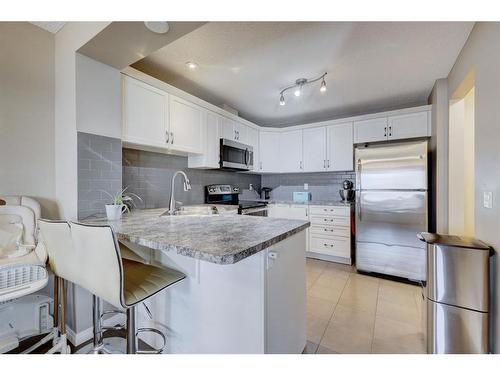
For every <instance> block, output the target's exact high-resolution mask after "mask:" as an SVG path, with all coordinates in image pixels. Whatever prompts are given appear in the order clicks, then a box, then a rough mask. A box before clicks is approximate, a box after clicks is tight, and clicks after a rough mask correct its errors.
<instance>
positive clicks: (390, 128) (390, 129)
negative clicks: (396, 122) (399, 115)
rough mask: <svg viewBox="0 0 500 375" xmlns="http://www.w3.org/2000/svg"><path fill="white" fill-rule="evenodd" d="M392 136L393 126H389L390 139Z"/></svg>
mask: <svg viewBox="0 0 500 375" xmlns="http://www.w3.org/2000/svg"><path fill="white" fill-rule="evenodd" d="M390 136H392V126H389V137H390Z"/></svg>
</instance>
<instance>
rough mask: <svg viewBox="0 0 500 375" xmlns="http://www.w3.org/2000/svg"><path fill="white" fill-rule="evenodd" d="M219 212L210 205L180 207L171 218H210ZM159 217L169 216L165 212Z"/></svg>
mask: <svg viewBox="0 0 500 375" xmlns="http://www.w3.org/2000/svg"><path fill="white" fill-rule="evenodd" d="M218 213H219V211H218V210H217V207H215V206H212V205H206V204H205V205H193V206H182V207H180V208H179V209H177V210H176V211H175V212H174V215H173V216H210V215H217V214H218ZM160 216H170V215H169V213H168V211H165V212H164V213H162V214H161V215H160Z"/></svg>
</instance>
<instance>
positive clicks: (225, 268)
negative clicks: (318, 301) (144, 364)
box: [86, 209, 310, 353]
mask: <svg viewBox="0 0 500 375" xmlns="http://www.w3.org/2000/svg"><path fill="white" fill-rule="evenodd" d="M165 211H166V209H152V210H136V211H133V212H132V213H130V214H126V215H124V216H123V217H122V219H121V220H119V221H114V222H111V221H110V222H108V221H106V220H104V219H97V220H87V221H86V222H87V223H90V224H109V225H111V226H112V227H113V229H114V231H115V232H116V234H117V237H118V239H119V241H120V242H122V243H123V244H125V245H126V246H127V247H129V248H130V249H131V250H132V251H133V252H134V254H133V255H132V256H134V257H136V256H139V257H140V258H141V260H142V261H143V262H146V263H150V264H154V265H158V266H167V267H172V268H174V269H177V270H179V271H181V272H184V273H185V274H186V275H187V278H186V279H185V280H184V281H182V282H181V283H179V284H178V285H175V286H174V287H172V288H170V289H167V291H166V292H163V293H160V294H159V295H157V296H155V297H154V298H152V300H151V302H148V303H149V304H150V306H149V308H150V309H151V311H152V313H153V321H151V320H149V318H147V315H145V314H142V313H141V314H140V318H139V325H140V326H151V325H152V324H153V325H154V326H155V327H156V328H159V329H162V330H166V331H167V337H168V343H167V352H169V353H300V352H302V350H303V349H304V347H305V344H306V281H305V249H306V232H305V229H307V228H308V227H309V225H310V224H309V222H306V221H302V220H287V219H275V218H263V217H255V216H244V215H227V216H225V215H210V216H196V215H195V216H162V214H163V213H164V212H165ZM126 256H127V255H126ZM128 256H130V255H128ZM152 322H153V323H152ZM150 340H151V341H150ZM152 340H154V338H153V337H148V336H146V335H145V341H146V342H148V343H150V344H152V345H156V344H158V343H155V342H154V341H152Z"/></svg>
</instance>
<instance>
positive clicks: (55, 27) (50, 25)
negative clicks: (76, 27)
mask: <svg viewBox="0 0 500 375" xmlns="http://www.w3.org/2000/svg"><path fill="white" fill-rule="evenodd" d="M30 23H32V24H33V25H35V26H38V27H41V28H42V29H44V30H46V31H49V32H51V33H52V34H55V33H57V32H58V31H59V30H61V29H62V28H63V26H64V25H65V24H66V22H42V21H39V22H30Z"/></svg>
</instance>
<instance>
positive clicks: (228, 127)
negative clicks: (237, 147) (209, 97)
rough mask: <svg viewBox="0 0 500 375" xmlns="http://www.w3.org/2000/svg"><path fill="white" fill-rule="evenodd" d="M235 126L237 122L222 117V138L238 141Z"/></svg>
mask: <svg viewBox="0 0 500 375" xmlns="http://www.w3.org/2000/svg"><path fill="white" fill-rule="evenodd" d="M235 125H236V121H234V120H232V119H230V118H227V117H224V116H222V117H221V123H220V137H221V138H224V139H230V140H232V141H236V138H237V136H236V129H235Z"/></svg>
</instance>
